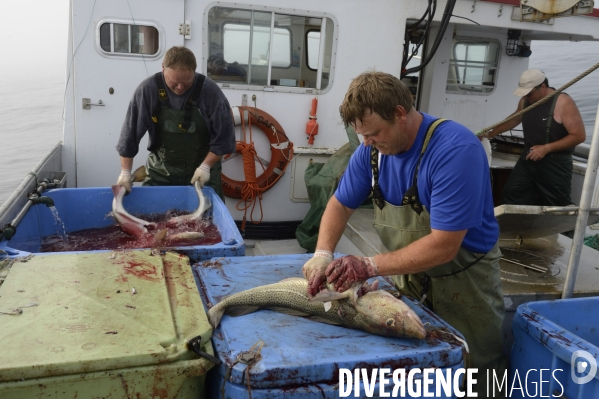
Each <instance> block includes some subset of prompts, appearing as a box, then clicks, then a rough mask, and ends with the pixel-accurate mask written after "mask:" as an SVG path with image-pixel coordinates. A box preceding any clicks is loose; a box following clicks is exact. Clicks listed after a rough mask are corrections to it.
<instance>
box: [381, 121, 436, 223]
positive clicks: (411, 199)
mask: <svg viewBox="0 0 599 399" xmlns="http://www.w3.org/2000/svg"><path fill="white" fill-rule="evenodd" d="M445 121H446V119H437V120H435V121H433V123H431V124H430V126H429V127H428V130H427V132H426V137H425V138H424V143H423V144H422V150H421V151H420V158H419V159H418V163H417V164H416V169H415V171H414V184H413V185H412V187H410V188H409V189H408V190H407V191H406V193H405V194H404V196H403V200H402V205H408V204H410V205H411V206H412V209H413V210H414V211H415V212H416V213H418V214H419V215H420V212H422V209H423V208H422V204H421V203H420V201H419V200H418V170H419V169H420V161H421V160H422V156H423V155H424V152H425V151H426V148H427V147H428V144H429V143H430V141H431V138H432V137H433V133H434V132H435V129H437V126H439V125H440V124H441V123H443V122H445ZM370 166H371V167H372V180H373V185H372V197H373V201H374V203H375V204H376V206H378V207H379V209H383V207H384V206H385V200H384V199H383V194H382V193H381V189H380V187H379V151H378V150H377V149H376V148H375V147H374V146H371V147H370Z"/></svg>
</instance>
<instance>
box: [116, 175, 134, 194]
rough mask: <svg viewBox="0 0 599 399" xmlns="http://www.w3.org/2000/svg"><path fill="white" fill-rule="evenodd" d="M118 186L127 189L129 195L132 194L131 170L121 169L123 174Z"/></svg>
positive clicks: (117, 182) (120, 176)
mask: <svg viewBox="0 0 599 399" xmlns="http://www.w3.org/2000/svg"><path fill="white" fill-rule="evenodd" d="M116 184H117V186H123V187H125V190H127V193H130V192H131V169H121V174H120V175H119V178H118V180H117V181H116Z"/></svg>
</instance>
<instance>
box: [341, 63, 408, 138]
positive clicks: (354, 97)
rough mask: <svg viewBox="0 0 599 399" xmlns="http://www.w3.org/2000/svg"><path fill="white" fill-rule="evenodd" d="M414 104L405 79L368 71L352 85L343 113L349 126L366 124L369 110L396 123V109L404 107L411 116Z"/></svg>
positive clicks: (348, 91) (344, 103)
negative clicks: (365, 119) (364, 120)
mask: <svg viewBox="0 0 599 399" xmlns="http://www.w3.org/2000/svg"><path fill="white" fill-rule="evenodd" d="M412 101H413V100H412V94H411V93H410V90H409V89H408V87H407V86H406V85H405V84H404V83H403V82H402V81H401V80H399V79H398V78H396V77H395V76H393V75H390V74H388V73H384V72H376V71H368V72H364V73H361V74H360V75H358V76H357V77H356V78H355V79H354V80H353V81H352V82H351V84H350V85H349V89H348V90H347V93H345V98H344V99H343V103H341V106H340V107H339V113H340V114H341V119H342V120H343V123H344V124H345V126H346V127H347V126H348V125H351V126H353V125H354V124H355V122H356V121H360V122H362V118H363V117H364V116H365V114H366V112H368V111H370V112H376V113H377V114H378V115H379V116H380V117H381V118H383V119H384V120H385V121H387V122H393V120H394V119H395V108H396V107H397V106H398V105H401V106H402V107H403V108H404V109H405V111H406V113H407V112H409V111H410V110H411V109H412Z"/></svg>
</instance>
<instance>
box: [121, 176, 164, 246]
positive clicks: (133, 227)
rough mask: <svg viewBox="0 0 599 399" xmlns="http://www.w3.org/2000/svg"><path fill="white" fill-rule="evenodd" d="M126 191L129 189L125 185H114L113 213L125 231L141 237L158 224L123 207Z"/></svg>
mask: <svg viewBox="0 0 599 399" xmlns="http://www.w3.org/2000/svg"><path fill="white" fill-rule="evenodd" d="M126 192H127V190H126V189H125V187H123V186H119V185H114V186H112V193H113V194H114V199H113V200H112V215H113V216H114V218H115V219H116V221H117V223H118V224H119V225H120V226H121V229H123V231H124V232H125V233H127V234H130V235H132V236H134V237H136V238H140V237H141V236H142V235H144V234H145V233H147V232H148V228H150V229H153V228H155V227H156V225H155V224H154V223H150V222H147V221H145V220H142V219H140V218H136V217H135V216H133V215H130V214H129V213H128V212H127V211H126V210H125V207H123V197H124V196H125V193H126Z"/></svg>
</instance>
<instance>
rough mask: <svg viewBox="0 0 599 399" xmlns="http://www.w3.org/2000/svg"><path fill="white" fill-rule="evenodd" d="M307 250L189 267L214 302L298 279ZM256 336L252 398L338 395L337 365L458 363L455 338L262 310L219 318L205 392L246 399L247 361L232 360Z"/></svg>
mask: <svg viewBox="0 0 599 399" xmlns="http://www.w3.org/2000/svg"><path fill="white" fill-rule="evenodd" d="M337 255H339V254H337ZM310 256H311V255H304V254H302V255H278V256H256V257H239V258H226V259H213V260H211V261H207V262H203V263H201V264H200V265H198V266H195V267H194V269H195V272H196V274H197V276H198V277H199V281H200V292H201V296H202V297H203V300H204V302H205V303H206V302H210V303H211V304H213V303H218V302H219V301H220V300H221V299H222V298H223V297H224V296H227V295H230V294H233V293H236V292H240V291H243V290H246V289H250V288H253V287H256V286H260V285H265V284H271V283H275V282H278V281H281V280H283V279H285V278H289V277H301V276H302V273H301V268H302V266H303V264H304V263H305V262H306V261H307V260H308V259H309V258H310ZM379 282H380V283H381V286H382V287H383V286H386V287H388V285H387V284H386V283H384V282H383V281H382V280H380V281H379ZM404 301H406V303H407V304H408V305H409V306H411V307H412V308H413V309H414V310H415V311H416V313H417V314H418V316H419V317H420V318H421V320H422V322H423V323H430V324H431V325H432V326H434V327H443V328H447V329H449V330H450V331H451V332H453V333H454V334H456V335H458V336H460V337H461V335H460V334H459V333H458V332H457V331H456V330H455V329H453V328H451V327H450V326H449V325H448V324H447V323H445V322H444V321H442V320H440V319H439V318H438V317H437V316H436V315H434V314H432V313H431V312H429V311H428V310H424V309H423V308H421V307H419V306H418V305H417V304H415V303H414V302H412V301H410V300H409V299H407V298H405V297H404ZM260 340H262V341H263V342H264V346H263V347H262V350H261V356H262V358H261V360H260V361H259V362H258V363H256V364H255V365H254V366H253V367H252V368H251V370H250V373H249V374H250V387H251V388H250V389H251V398H253V399H258V398H294V399H295V398H306V399H307V398H337V397H339V386H338V381H339V369H340V368H345V369H350V370H352V371H353V370H354V369H356V368H362V369H368V370H372V369H373V368H380V367H383V368H390V369H391V370H394V369H405V370H408V371H409V370H410V369H412V368H432V367H435V368H439V369H442V370H447V369H451V370H452V374H451V375H454V374H455V371H456V370H457V369H458V368H461V367H463V352H462V347H461V346H460V345H459V344H457V343H449V342H443V341H440V340H435V339H425V340H418V339H398V338H386V337H381V336H377V335H371V334H368V333H365V332H363V331H358V330H351V329H348V328H344V327H339V326H333V325H328V324H323V323H318V322H315V321H311V320H308V319H305V318H302V317H296V316H290V315H285V314H282V313H277V312H273V311H267V310H264V311H258V312H254V313H250V314H247V315H244V316H240V317H230V316H226V315H225V316H224V317H223V319H222V321H221V324H220V325H219V327H218V328H217V329H216V331H215V332H214V334H213V337H212V343H213V346H214V348H215V352H217V354H218V357H219V358H220V359H221V360H222V361H223V363H222V365H221V366H220V367H215V368H214V369H212V370H211V372H209V374H208V378H207V390H208V397H209V398H219V399H220V398H221V388H223V387H224V390H225V397H226V398H235V399H241V398H247V399H249V398H250V395H249V393H248V388H247V381H246V377H245V374H244V372H245V369H246V365H245V364H242V363H236V364H234V363H235V361H236V359H237V356H238V355H239V354H241V353H242V352H244V351H248V350H250V348H251V347H252V346H253V345H254V344H256V343H257V342H258V341H260ZM233 364H234V365H233ZM231 365H233V367H232V368H231V369H230V371H229V367H230V366H231ZM227 376H228V378H226V377H227ZM223 381H224V385H223ZM392 387H393V385H391V388H392ZM390 391H391V389H389V390H388V392H390ZM429 391H434V387H432V386H431V388H429ZM378 393H379V390H378V387H377V388H375V395H374V397H378ZM406 393H407V391H406ZM352 397H353V393H352ZM361 397H366V396H365V391H364V389H361ZM406 397H409V396H406ZM441 397H445V396H441Z"/></svg>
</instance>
